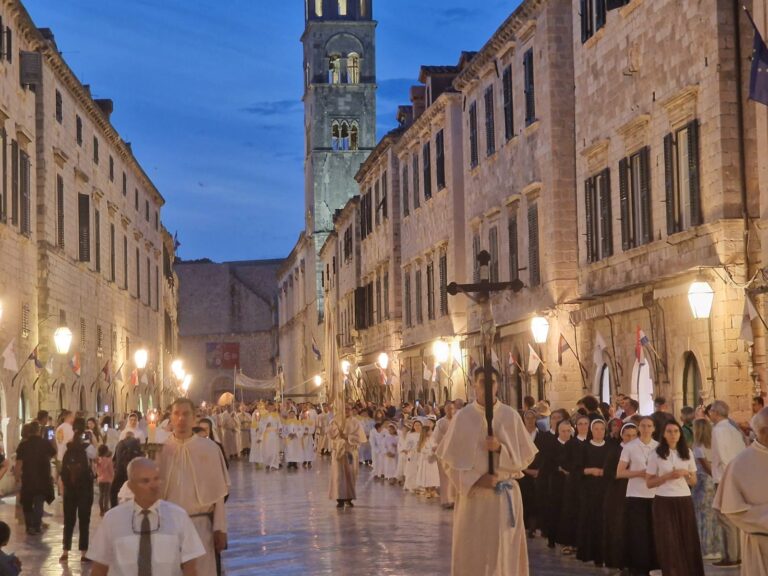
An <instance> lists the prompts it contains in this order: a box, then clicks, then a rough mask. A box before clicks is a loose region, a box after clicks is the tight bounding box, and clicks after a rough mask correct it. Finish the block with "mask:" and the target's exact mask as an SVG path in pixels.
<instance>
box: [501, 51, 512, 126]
mask: <svg viewBox="0 0 768 576" xmlns="http://www.w3.org/2000/svg"><path fill="white" fill-rule="evenodd" d="M502 84H503V88H504V136H505V137H506V139H507V140H511V139H512V137H513V136H514V135H515V122H514V116H513V110H514V109H513V105H512V66H507V67H506V68H504V76H503V79H502Z"/></svg>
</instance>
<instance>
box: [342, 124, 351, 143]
mask: <svg viewBox="0 0 768 576" xmlns="http://www.w3.org/2000/svg"><path fill="white" fill-rule="evenodd" d="M341 149H342V150H349V124H347V123H346V122H342V123H341Z"/></svg>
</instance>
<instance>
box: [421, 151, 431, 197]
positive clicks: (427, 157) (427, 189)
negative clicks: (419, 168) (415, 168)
mask: <svg viewBox="0 0 768 576" xmlns="http://www.w3.org/2000/svg"><path fill="white" fill-rule="evenodd" d="M421 155H422V163H423V164H424V166H423V170H424V199H425V200H426V199H429V198H432V151H431V146H430V143H429V142H427V143H426V144H424V146H423V148H422V154H421Z"/></svg>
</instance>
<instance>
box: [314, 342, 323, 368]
mask: <svg viewBox="0 0 768 576" xmlns="http://www.w3.org/2000/svg"><path fill="white" fill-rule="evenodd" d="M312 354H314V355H315V360H317V361H318V362H320V360H322V359H323V356H322V354H320V348H318V346H317V340H315V337H314V336H312Z"/></svg>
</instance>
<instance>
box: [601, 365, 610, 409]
mask: <svg viewBox="0 0 768 576" xmlns="http://www.w3.org/2000/svg"><path fill="white" fill-rule="evenodd" d="M600 401H601V402H607V403H608V404H610V403H611V367H610V366H608V364H603V367H602V368H601V370H600Z"/></svg>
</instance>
